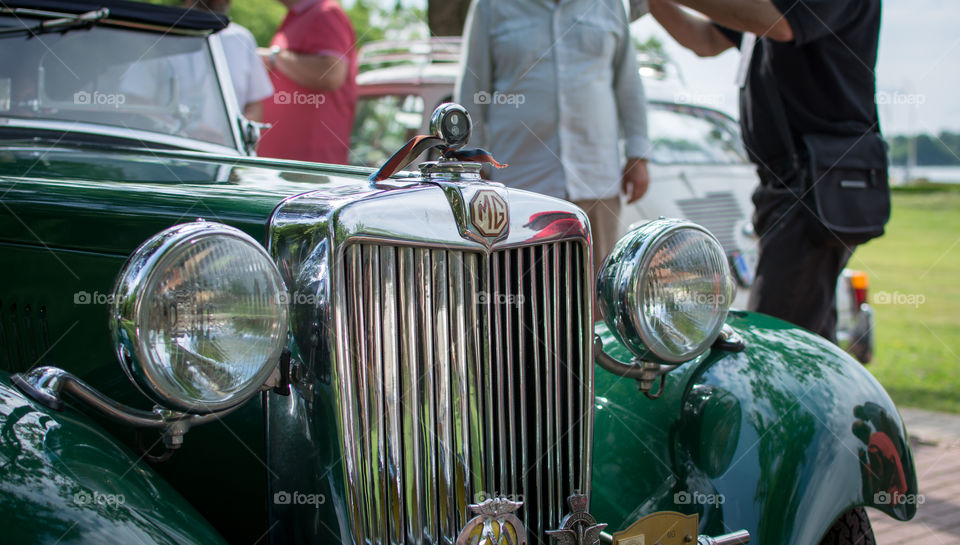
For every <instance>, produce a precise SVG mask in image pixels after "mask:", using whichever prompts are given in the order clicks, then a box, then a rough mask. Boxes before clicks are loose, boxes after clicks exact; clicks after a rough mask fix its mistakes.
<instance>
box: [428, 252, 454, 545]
mask: <svg viewBox="0 0 960 545" xmlns="http://www.w3.org/2000/svg"><path fill="white" fill-rule="evenodd" d="M433 254H434V255H433V271H432V274H433V320H435V321H436V330H435V334H434V336H435V343H434V351H435V352H434V354H435V355H434V360H435V362H436V365H435V369H436V376H435V381H436V383H435V384H436V396H437V397H436V410H437V414H436V422H437V427H436V429H437V431H436V437H437V445H438V448H437V454H438V456H439V458H438V460H437V508H438V509H439V522H440V530H439V531H440V533H439V535H440V536H445V535H455V533H456V531H457V528H458V527H459V526H457V524H456V520H455V519H454V513H455V512H456V502H455V498H454V490H456V484H455V483H454V480H453V464H454V460H453V452H454V449H455V445H454V443H453V430H452V425H453V424H454V423H455V422H456V421H455V420H453V418H452V413H451V410H450V375H451V373H450V354H451V346H450V330H449V328H450V324H451V321H450V312H449V306H448V305H449V300H448V293H449V290H448V285H447V278H448V274H447V253H446V252H439V251H435V252H433Z"/></svg>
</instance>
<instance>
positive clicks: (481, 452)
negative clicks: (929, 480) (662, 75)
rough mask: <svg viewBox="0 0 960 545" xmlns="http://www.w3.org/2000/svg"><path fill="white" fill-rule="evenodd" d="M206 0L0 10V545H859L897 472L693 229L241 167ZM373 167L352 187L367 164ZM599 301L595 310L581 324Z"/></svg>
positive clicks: (839, 381)
mask: <svg viewBox="0 0 960 545" xmlns="http://www.w3.org/2000/svg"><path fill="white" fill-rule="evenodd" d="M225 24H226V21H225V20H224V19H221V18H219V17H216V16H212V15H208V14H201V13H196V12H192V13H187V12H183V11H181V10H178V9H174V8H167V7H160V6H149V5H143V4H135V3H126V2H120V1H103V2H91V1H87V2H66V1H62V0H33V1H29V2H27V1H13V0H7V1H5V2H3V3H2V4H0V44H2V49H0V51H2V52H3V53H2V55H3V56H4V62H2V63H0V271H2V272H0V275H2V276H0V460H2V465H0V473H2V477H0V541H2V542H3V543H10V544H20V543H97V544H100V543H118V544H130V543H148V544H154V543H157V544H160V543H163V544H201V543H224V542H229V543H275V544H283V543H336V542H340V543H389V544H420V543H457V544H479V543H487V544H492V543H498V544H499V543H509V544H521V543H531V544H532V543H547V542H557V543H561V544H578V545H580V544H589V543H596V542H598V541H599V542H603V543H618V544H631V545H632V544H639V543H650V544H652V543H661V544H663V545H674V544H681V543H690V542H693V541H697V540H699V542H700V543H703V544H708V543H723V544H732V543H743V542H745V541H746V540H748V539H749V541H750V542H751V543H759V544H797V545H805V544H816V543H866V542H869V541H864V540H868V539H871V531H870V525H869V521H868V519H867V517H866V512H865V510H864V508H865V507H874V508H876V509H878V510H879V511H882V512H883V513H886V514H887V515H889V516H892V517H895V518H898V519H902V520H906V519H909V518H911V517H912V516H914V514H915V512H916V500H917V481H916V474H915V471H914V466H913V459H912V455H911V452H910V449H909V445H908V443H907V437H906V431H905V430H904V427H903V423H902V421H901V419H900V417H899V415H898V413H897V410H896V408H895V407H894V405H893V404H892V403H891V401H890V398H889V397H888V396H887V394H886V393H885V392H884V390H883V388H882V387H881V386H880V385H879V384H878V383H877V382H876V381H875V380H874V379H873V377H872V376H871V375H870V374H869V373H868V372H867V371H866V370H865V369H864V368H863V367H862V366H861V365H860V364H858V363H857V362H855V361H854V360H852V359H851V358H850V357H849V356H848V355H846V354H845V353H844V352H843V351H842V350H840V349H839V348H837V347H836V346H833V345H831V344H829V343H827V342H825V341H823V340H822V339H820V338H818V337H817V336H815V335H812V334H810V333H808V332H806V331H803V330H800V329H798V328H796V327H793V326H791V325H790V324H787V323H785V322H782V321H780V320H777V319H774V318H771V317H768V316H763V315H757V314H750V313H746V312H739V311H730V310H729V302H730V300H731V298H732V295H733V293H732V290H733V287H732V286H733V283H732V281H731V276H730V271H729V270H728V266H727V263H726V259H725V258H724V255H723V250H722V248H721V247H720V245H719V243H718V242H717V240H716V239H715V238H714V237H713V236H712V235H711V234H710V233H708V232H707V231H705V230H704V229H702V228H701V227H699V226H697V225H695V224H691V223H687V222H683V221H673V220H666V219H661V220H656V221H652V222H649V223H647V224H644V225H642V226H641V227H639V228H637V229H635V230H633V231H631V232H629V233H627V235H626V236H624V238H623V239H622V240H621V241H620V242H619V244H618V245H617V248H616V249H615V251H614V253H613V254H612V255H611V256H610V257H609V258H608V259H607V261H606V263H605V265H604V267H603V270H602V271H601V274H600V276H599V278H598V279H596V282H595V279H594V278H593V274H592V267H591V262H592V257H593V256H592V250H591V247H590V243H589V241H590V237H589V225H588V223H587V221H586V217H585V215H584V214H583V212H582V211H581V210H579V209H578V208H576V207H574V206H572V205H571V204H569V203H566V202H563V201H559V200H556V199H552V198H548V197H544V196H541V195H536V194H532V193H528V192H524V191H518V190H513V189H509V188H507V187H504V186H503V185H499V184H494V183H487V182H484V181H483V180H481V179H480V177H479V176H478V174H477V171H478V168H479V164H477V163H474V162H470V161H465V160H463V157H465V156H469V155H470V154H469V153H467V152H465V151H464V150H463V149H460V148H459V146H462V145H463V144H464V143H465V140H466V138H465V136H466V135H467V134H468V133H469V118H468V117H467V116H466V115H465V112H464V111H463V110H462V109H461V108H459V107H457V106H456V105H444V106H443V107H441V108H440V109H438V111H437V112H436V114H435V119H434V124H433V129H434V132H435V134H434V135H433V137H432V140H429V141H430V142H434V143H435V144H436V146H437V147H438V148H439V149H441V150H442V152H443V156H444V158H443V159H442V160H440V161H437V162H428V163H424V164H421V165H420V169H419V172H405V171H404V172H398V173H393V174H392V175H391V176H386V175H387V174H391V172H392V171H393V170H395V168H394V167H396V166H398V164H396V163H394V164H393V165H392V166H391V165H388V168H387V171H385V172H381V173H380V174H382V175H383V176H377V175H376V174H375V173H373V172H371V169H369V168H359V167H346V166H331V165H319V164H310V163H301V162H292V161H280V160H271V159H262V158H256V157H253V156H252V155H251V154H250V151H249V150H251V149H253V146H254V145H255V143H256V137H257V127H256V126H255V125H253V124H251V123H250V122H247V121H246V120H244V119H243V118H242V117H241V116H240V115H239V113H238V112H239V109H238V107H237V104H236V99H235V98H234V97H233V94H232V93H229V92H227V93H224V92H223V91H222V90H223V89H230V88H231V83H230V79H229V74H228V73H227V71H226V69H225V61H224V54H223V51H222V49H221V47H220V42H219V38H218V36H217V31H219V30H220V29H222V28H223V27H224V26H225ZM377 178H383V179H381V180H379V181H376V179H377ZM595 297H599V307H600V309H601V311H602V313H603V320H602V321H599V322H598V323H596V324H594V316H593V312H594V311H593V306H594V305H593V301H594V300H595Z"/></svg>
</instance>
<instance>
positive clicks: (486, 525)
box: [457, 498, 527, 545]
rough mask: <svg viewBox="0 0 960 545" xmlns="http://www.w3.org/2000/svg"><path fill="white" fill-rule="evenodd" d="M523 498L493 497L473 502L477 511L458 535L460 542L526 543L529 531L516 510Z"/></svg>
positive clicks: (470, 544) (469, 544) (490, 544)
mask: <svg viewBox="0 0 960 545" xmlns="http://www.w3.org/2000/svg"><path fill="white" fill-rule="evenodd" d="M521 505H523V502H522V501H510V500H508V499H506V498H490V499H488V500H484V501H483V502H481V503H479V504H471V505H469V507H470V510H472V511H473V512H474V513H476V514H477V516H476V517H473V518H472V519H470V521H469V522H467V525H466V526H464V527H463V530H461V531H460V535H459V536H457V545H526V544H527V531H526V529H525V528H524V526H523V522H521V521H520V519H519V518H517V516H516V515H514V513H515V512H516V511H517V509H520V506H521Z"/></svg>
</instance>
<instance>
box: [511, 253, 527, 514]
mask: <svg viewBox="0 0 960 545" xmlns="http://www.w3.org/2000/svg"><path fill="white" fill-rule="evenodd" d="M513 251H515V252H516V253H517V294H518V296H519V295H522V294H523V293H524V291H523V270H524V269H523V267H524V263H526V261H525V260H524V259H523V254H524V252H525V250H524V249H523V248H518V249H516V250H513ZM527 299H528V297H524V298H523V300H522V301H521V302H520V307H519V308H518V312H517V330H518V331H519V334H518V335H517V341H518V342H517V345H518V350H517V368H518V371H519V377H520V378H519V380H520V429H521V430H523V433H522V434H521V436H520V437H518V438H517V439H518V440H519V441H520V469H519V471H518V472H517V474H518V475H519V476H520V490H521V491H522V493H523V501H524V503H525V504H526V505H527V506H529V505H530V502H529V500H528V498H530V495H529V494H530V488H529V487H528V486H527V482H529V479H528V478H527V474H528V473H529V471H530V469H529V468H530V456H529V452H528V451H529V449H528V448H527V435H528V433H529V432H528V431H527V430H528V429H529V428H527V380H526V374H527V372H526V366H527V352H526V350H525V349H526V346H525V343H524V339H526V338H527V335H526V331H527V328H528V326H527V324H526V321H525V318H526V315H527V308H526V305H527ZM523 512H524V518H525V519H532V517H531V516H530V509H529V507H524V511H523Z"/></svg>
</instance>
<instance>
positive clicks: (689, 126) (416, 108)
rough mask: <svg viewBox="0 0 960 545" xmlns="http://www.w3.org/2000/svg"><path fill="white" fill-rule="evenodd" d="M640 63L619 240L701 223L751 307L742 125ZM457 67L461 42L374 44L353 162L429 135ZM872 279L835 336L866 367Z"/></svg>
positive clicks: (364, 54) (847, 298)
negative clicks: (642, 173)
mask: <svg viewBox="0 0 960 545" xmlns="http://www.w3.org/2000/svg"><path fill="white" fill-rule="evenodd" d="M638 60H639V65H640V73H641V75H642V77H643V81H644V86H645V91H646V94H647V123H648V130H649V136H650V141H651V144H652V150H651V154H650V160H651V161H650V165H649V171H650V182H651V183H650V189H649V190H648V192H647V194H646V196H644V198H643V199H641V200H640V201H638V202H637V203H634V204H632V205H625V206H624V207H623V208H622V211H621V220H622V221H621V223H622V224H623V225H624V227H623V228H622V230H621V234H622V233H624V232H626V231H627V230H628V227H627V226H631V225H634V224H637V223H640V222H643V221H647V220H650V219H652V218H657V217H660V216H665V217H672V218H686V219H689V220H691V221H693V222H696V223H698V224H700V225H703V226H704V227H706V228H707V229H709V230H710V232H711V233H713V234H714V235H715V236H716V237H717V239H718V240H720V243H721V244H722V245H723V247H724V249H725V250H726V252H727V257H728V259H729V261H730V265H731V268H732V270H733V271H734V274H735V275H736V279H737V284H738V286H739V288H740V289H739V290H738V291H737V295H736V299H735V301H734V306H735V307H736V308H746V306H747V297H748V294H749V287H750V285H751V284H752V283H753V273H754V269H755V268H756V261H757V237H756V234H755V233H754V231H753V223H752V219H751V218H752V214H753V203H752V201H751V199H750V197H751V195H752V193H753V190H754V188H755V187H756V186H757V183H758V178H757V173H756V169H755V167H754V166H753V165H752V164H751V163H750V162H749V161H748V160H747V157H746V152H745V151H744V149H743V144H742V140H741V138H740V128H739V125H738V124H737V122H736V121H735V120H734V119H733V118H731V117H730V116H729V115H727V114H726V113H724V112H722V111H720V110H719V109H717V108H715V107H713V106H711V105H709V104H708V103H709V99H711V98H713V99H714V100H715V97H699V96H697V95H692V94H690V93H688V92H686V91H685V90H684V88H683V86H682V84H681V83H680V78H679V75H678V74H677V73H676V72H675V71H674V70H673V68H672V66H671V65H670V64H669V63H666V62H664V61H662V60H660V59H657V58H654V57H650V56H649V55H643V54H641V55H639V59H638ZM459 61H460V39H459V38H432V39H430V40H422V41H403V42H397V41H382V42H373V43H370V44H366V45H365V46H364V47H363V48H362V49H361V51H360V57H359V62H360V73H359V75H358V76H357V84H358V96H359V99H358V104H357V116H356V121H355V123H354V129H353V135H352V137H351V149H350V162H351V164H357V165H366V166H376V165H380V164H382V163H383V162H384V161H386V160H387V159H388V158H389V157H390V156H391V155H392V154H393V153H394V151H396V150H397V149H399V148H400V147H401V146H402V145H403V144H404V143H406V142H407V140H409V139H410V138H412V137H414V136H416V135H418V134H427V131H428V129H429V127H428V125H429V122H430V113H431V112H432V111H433V109H434V108H436V107H437V106H438V105H440V104H442V103H444V102H449V101H451V100H453V86H454V83H455V82H456V78H457V75H458V74H459V71H460V65H459ZM428 158H436V154H434V155H433V156H430V157H428ZM853 278H856V279H858V284H857V285H858V286H859V287H857V288H855V287H854V286H853V285H852V284H851V282H852V279H853ZM868 283H869V282H868V280H867V277H866V273H864V272H863V271H853V270H848V271H845V272H844V274H843V275H842V276H841V277H840V278H839V280H838V285H837V315H838V319H837V338H838V341H839V343H840V345H841V346H843V347H844V348H845V349H846V350H848V351H849V352H850V353H851V354H852V355H854V357H856V358H857V359H858V360H860V361H861V362H863V363H867V362H869V361H870V359H871V358H872V356H873V309H872V308H870V304H869V302H868V301H867V293H866V292H867V286H868ZM784 289H791V288H790V287H789V286H785V287H784ZM857 294H859V295H857Z"/></svg>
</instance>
